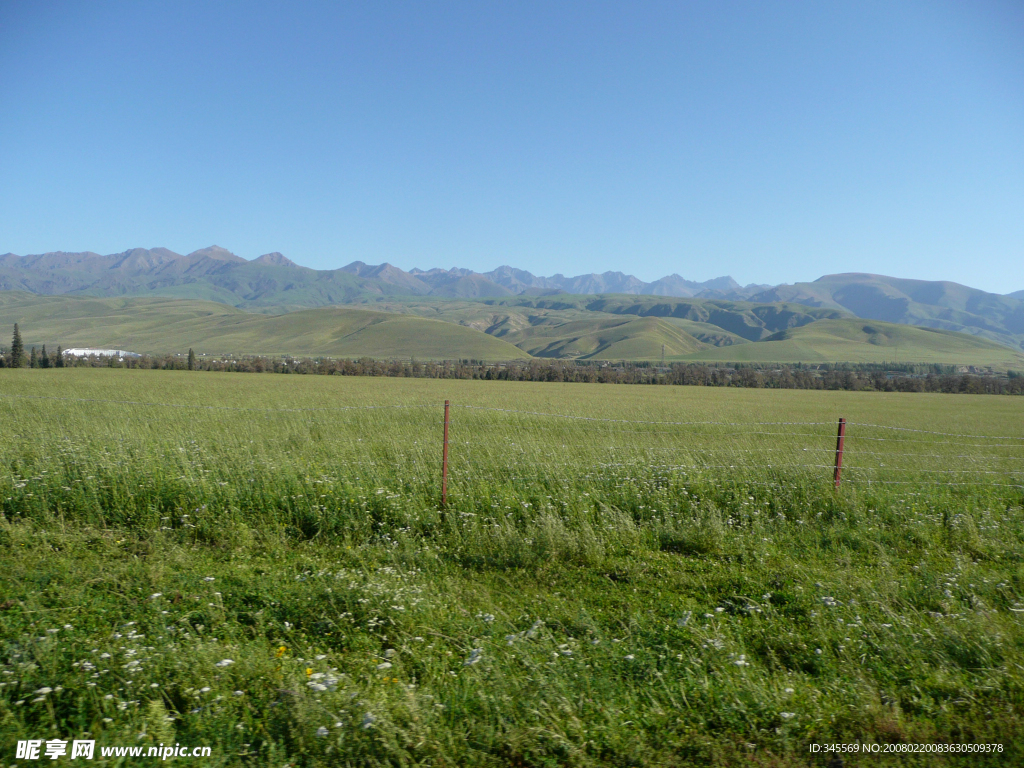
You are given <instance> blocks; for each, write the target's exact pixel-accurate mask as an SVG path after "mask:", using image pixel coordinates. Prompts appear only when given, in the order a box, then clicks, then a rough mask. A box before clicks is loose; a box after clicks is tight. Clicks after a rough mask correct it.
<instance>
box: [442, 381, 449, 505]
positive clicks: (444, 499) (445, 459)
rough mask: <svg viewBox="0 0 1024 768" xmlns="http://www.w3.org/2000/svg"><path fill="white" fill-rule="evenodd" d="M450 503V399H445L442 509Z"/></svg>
mask: <svg viewBox="0 0 1024 768" xmlns="http://www.w3.org/2000/svg"><path fill="white" fill-rule="evenodd" d="M447 505H448V401H447V400H445V401H444V445H443V447H442V449H441V509H444V508H445V507H446V506H447Z"/></svg>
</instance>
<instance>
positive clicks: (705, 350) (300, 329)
mask: <svg viewBox="0 0 1024 768" xmlns="http://www.w3.org/2000/svg"><path fill="white" fill-rule="evenodd" d="M370 306H374V309H370V308H369V307H370ZM381 309H384V310H387V311H381ZM836 314H837V313H836V312H835V311H834V310H813V309H810V308H807V307H801V306H799V305H788V304H779V305H756V304H755V305H752V304H746V303H741V302H740V303H738V302H724V301H701V300H694V299H689V300H670V301H665V300H659V299H658V298H656V297H639V298H637V297H614V296H612V297H609V296H597V297H595V296H589V297H585V296H567V297H564V298H563V297H552V298H543V299H537V298H533V299H528V298H522V297H519V298H516V299H509V300H502V301H499V300H493V299H487V300H481V301H465V300H445V299H438V298H429V299H415V300H406V301H394V300H392V301H388V302H382V303H381V304H379V305H359V306H358V307H354V306H351V305H348V306H332V307H319V308H316V309H303V310H297V311H292V312H286V313H282V314H261V313H256V312H248V311H245V310H242V309H238V308H236V307H231V306H227V305H224V304H220V303H216V302H208V301H184V300H175V299H165V298H118V299H110V298H108V299H97V298H85V297H69V296H38V295H33V294H27V293H18V292H6V293H0V328H2V327H7V328H10V327H11V326H12V325H13V324H14V323H16V322H17V323H20V324H21V327H22V333H23V336H24V339H25V343H26V344H27V345H29V346H31V345H37V346H38V345H41V344H47V345H50V348H51V349H52V348H53V347H54V346H56V345H57V344H58V343H59V344H62V345H63V346H65V347H71V346H89V347H117V348H121V349H129V350H132V351H136V352H150V353H161V352H181V351H184V350H187V349H188V348H190V347H191V348H193V349H195V350H196V352H199V353H207V354H214V355H220V354H267V355H277V354H291V355H330V356H334V357H342V356H344V357H360V356H364V355H365V356H369V357H376V358H412V357H416V358H419V359H421V360H439V359H456V358H474V359H479V360H513V359H521V358H526V357H530V356H534V357H545V358H565V359H569V358H575V359H583V360H660V359H661V357H662V353H663V351H664V355H665V358H666V359H667V360H676V361H682V360H693V361H697V360H701V361H722V362H808V363H814V362H855V363H884V362H897V361H898V362H918V363H946V364H961V365H978V366H993V367H996V368H1001V369H1005V368H1015V369H1020V368H1024V354H1021V353H1018V352H1015V351H1014V350H1013V349H1010V348H1008V347H1005V346H1002V345H999V344H997V343H995V342H992V341H988V340H987V339H983V338H980V337H977V336H969V335H966V334H961V333H954V332H952V331H944V330H938V329H930V328H915V327H913V326H906V325H898V324H893V323H886V322H880V321H875V320H871V321H865V320H858V319H852V318H849V317H846V318H837V317H835V315H836ZM819 315H823V316H820V317H819Z"/></svg>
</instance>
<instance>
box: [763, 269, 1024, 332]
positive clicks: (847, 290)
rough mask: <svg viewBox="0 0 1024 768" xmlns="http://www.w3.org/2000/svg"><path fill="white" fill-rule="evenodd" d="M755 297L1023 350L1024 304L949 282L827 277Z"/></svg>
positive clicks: (882, 277)
mask: <svg viewBox="0 0 1024 768" xmlns="http://www.w3.org/2000/svg"><path fill="white" fill-rule="evenodd" d="M753 299H754V300H755V301H769V302H774V301H790V302H796V303H799V304H806V305H808V306H813V307H831V308H834V309H843V310H846V311H848V312H852V313H853V314H855V315H856V316H857V317H862V318H870V319H873V320H884V321H887V322H892V323H901V324H910V325H917V326H926V327H929V328H941V329H943V330H950V331H960V332H963V333H970V334H973V335H977V336H982V337H983V338H987V339H991V340H992V341H997V342H999V343H1000V344H1004V345H1007V346H1010V347H1013V348H1015V349H1024V303H1022V302H1021V301H1020V298H1019V297H1017V296H1016V295H1014V294H1011V295H1007V296H1000V295H998V294H994V293H987V292H985V291H979V290H977V289H975V288H970V287H968V286H966V285H960V284H959V283H951V282H948V281H928V280H904V279H900V278H895V277H887V276H885V275H870V274H862V273H857V272H854V273H849V274H842V275H826V276H825V277H821V278H819V279H817V280H815V281H814V282H813V283H796V284H794V285H780V286H776V287H775V288H772V289H769V290H767V291H764V292H763V293H760V294H757V295H755V296H754V297H753Z"/></svg>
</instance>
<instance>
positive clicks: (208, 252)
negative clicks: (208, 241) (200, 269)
mask: <svg viewBox="0 0 1024 768" xmlns="http://www.w3.org/2000/svg"><path fill="white" fill-rule="evenodd" d="M192 257H200V258H206V259H213V260H215V261H237V262H243V261H245V259H243V258H242V257H241V256H236V255H235V254H233V253H232V252H231V251H229V250H228V249H227V248H221V247H220V246H219V245H211V246H209V247H207V248H200V249H199V250H198V251H192V253H190V254H189V255H188V256H187V257H186V258H192Z"/></svg>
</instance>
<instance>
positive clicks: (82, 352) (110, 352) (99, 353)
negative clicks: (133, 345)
mask: <svg viewBox="0 0 1024 768" xmlns="http://www.w3.org/2000/svg"><path fill="white" fill-rule="evenodd" d="M64 354H65V355H71V356H72V357H89V355H96V357H118V358H124V357H142V355H140V354H137V353H135V352H129V351H127V350H125V349H91V348H89V347H74V348H72V349H65V350H64Z"/></svg>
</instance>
